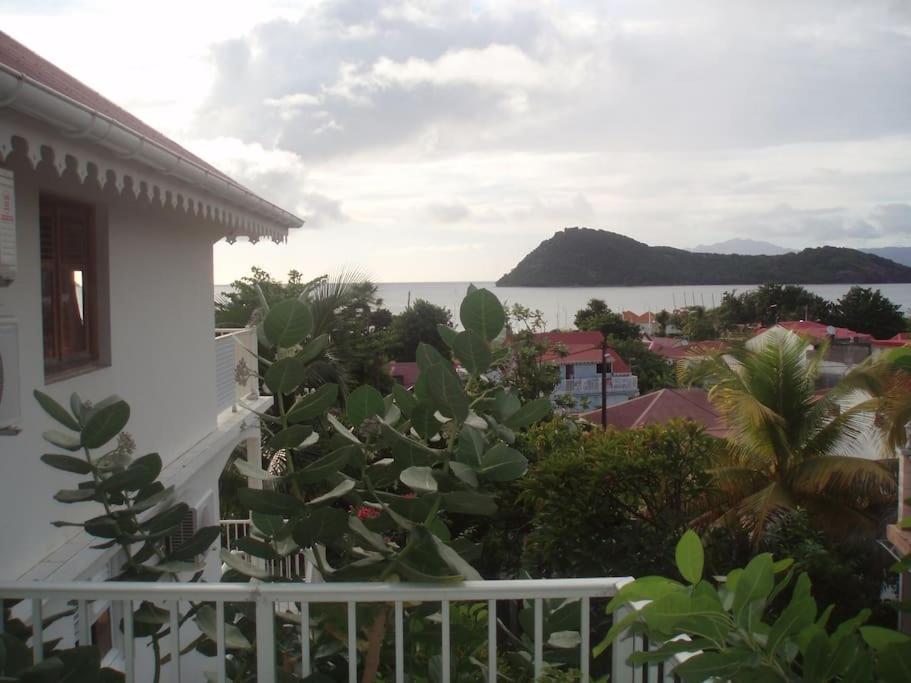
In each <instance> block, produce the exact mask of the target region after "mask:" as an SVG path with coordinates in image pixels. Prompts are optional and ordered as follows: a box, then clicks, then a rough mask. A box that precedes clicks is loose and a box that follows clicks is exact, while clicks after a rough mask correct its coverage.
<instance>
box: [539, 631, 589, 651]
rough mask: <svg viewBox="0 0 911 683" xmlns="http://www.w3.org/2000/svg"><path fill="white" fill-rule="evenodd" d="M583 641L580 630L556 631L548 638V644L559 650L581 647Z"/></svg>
mask: <svg viewBox="0 0 911 683" xmlns="http://www.w3.org/2000/svg"><path fill="white" fill-rule="evenodd" d="M581 642H582V636H581V635H579V632H578V631H555V632H554V633H551V634H550V638H548V639H547V644H548V645H549V646H550V647H554V648H557V649H558V650H573V649H575V648H577V647H579V644H580V643H581Z"/></svg>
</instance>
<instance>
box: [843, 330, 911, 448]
mask: <svg viewBox="0 0 911 683" xmlns="http://www.w3.org/2000/svg"><path fill="white" fill-rule="evenodd" d="M851 379H852V380H853V381H854V383H855V384H856V385H857V386H858V388H860V389H863V390H865V391H867V392H868V393H870V394H871V395H873V396H875V397H876V398H877V399H878V400H879V406H878V410H877V423H878V424H879V426H880V428H881V430H882V433H883V436H884V438H885V446H886V448H887V450H888V451H890V452H893V451H894V450H895V449H897V448H904V447H905V446H907V445H908V442H909V429H911V348H909V347H904V348H898V349H894V350H892V351H890V352H889V353H887V354H885V355H884V356H882V357H881V358H880V359H878V360H877V361H875V362H873V363H870V364H869V365H868V366H866V367H864V368H862V369H861V371H859V372H857V373H854V376H853V377H852V378H851Z"/></svg>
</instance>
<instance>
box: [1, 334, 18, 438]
mask: <svg viewBox="0 0 911 683" xmlns="http://www.w3.org/2000/svg"><path fill="white" fill-rule="evenodd" d="M19 401H20V398H19V325H18V323H17V322H16V320H15V319H13V318H0V436H2V435H9V434H18V433H19V418H20V412H19V405H20V403H19Z"/></svg>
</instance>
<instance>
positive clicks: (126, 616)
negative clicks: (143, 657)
mask: <svg viewBox="0 0 911 683" xmlns="http://www.w3.org/2000/svg"><path fill="white" fill-rule="evenodd" d="M121 611H122V612H123V664H124V667H123V668H124V672H123V673H124V676H125V677H126V683H134V681H135V680H136V648H135V644H134V643H133V601H132V600H124V601H123V602H122V603H121Z"/></svg>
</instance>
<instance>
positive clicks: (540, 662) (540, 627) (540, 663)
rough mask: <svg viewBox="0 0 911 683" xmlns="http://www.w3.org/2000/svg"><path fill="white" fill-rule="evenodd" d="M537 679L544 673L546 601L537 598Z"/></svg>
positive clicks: (535, 603)
mask: <svg viewBox="0 0 911 683" xmlns="http://www.w3.org/2000/svg"><path fill="white" fill-rule="evenodd" d="M534 605H535V680H536V681H537V680H538V679H540V678H541V674H543V673H544V603H543V600H541V598H535V602H534Z"/></svg>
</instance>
